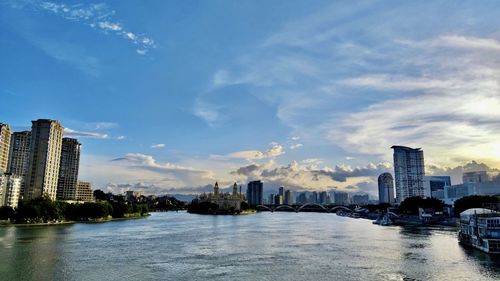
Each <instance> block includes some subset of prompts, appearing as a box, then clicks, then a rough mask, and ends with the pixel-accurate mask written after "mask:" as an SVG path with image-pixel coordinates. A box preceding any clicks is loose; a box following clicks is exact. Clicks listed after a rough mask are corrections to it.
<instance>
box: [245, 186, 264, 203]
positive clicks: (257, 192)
mask: <svg viewBox="0 0 500 281" xmlns="http://www.w3.org/2000/svg"><path fill="white" fill-rule="evenodd" d="M263 189H264V185H263V184H262V182H261V181H251V182H249V183H248V185H247V201H248V205H250V206H256V205H262V203H263V202H262V199H263Z"/></svg>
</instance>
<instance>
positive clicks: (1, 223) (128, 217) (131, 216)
mask: <svg viewBox="0 0 500 281" xmlns="http://www.w3.org/2000/svg"><path fill="white" fill-rule="evenodd" d="M150 215H151V214H149V213H148V214H142V215H141V214H139V213H137V214H126V216H125V217H123V218H113V217H111V216H109V217H106V218H97V219H88V220H74V221H51V222H33V223H26V222H25V223H15V222H10V221H6V220H3V221H0V226H4V227H6V226H19V227H35V226H56V225H66V224H75V223H105V222H112V221H122V220H133V219H142V218H146V217H149V216H150Z"/></svg>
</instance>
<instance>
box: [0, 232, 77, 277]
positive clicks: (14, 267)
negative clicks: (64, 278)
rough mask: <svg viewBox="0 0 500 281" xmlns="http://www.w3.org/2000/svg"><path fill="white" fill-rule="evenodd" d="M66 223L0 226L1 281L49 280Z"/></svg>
mask: <svg viewBox="0 0 500 281" xmlns="http://www.w3.org/2000/svg"><path fill="white" fill-rule="evenodd" d="M66 228H68V226H62V227H61V226H50V227H45V226H44V227H3V228H2V229H1V230H0V237H1V239H0V241H1V246H2V248H4V249H13V250H8V251H4V250H2V251H1V252H2V263H0V272H2V276H3V277H2V278H4V277H5V279H4V280H23V279H28V280H53V279H54V276H55V274H56V272H57V270H58V262H59V257H60V256H61V255H60V250H61V247H62V246H63V245H64V238H65V235H61V234H64V232H65V231H64V230H65V229H66Z"/></svg>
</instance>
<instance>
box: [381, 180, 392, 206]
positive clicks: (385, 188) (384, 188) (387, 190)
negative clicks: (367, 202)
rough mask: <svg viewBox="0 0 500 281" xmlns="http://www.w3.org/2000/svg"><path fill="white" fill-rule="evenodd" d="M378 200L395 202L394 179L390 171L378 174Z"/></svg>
mask: <svg viewBox="0 0 500 281" xmlns="http://www.w3.org/2000/svg"><path fill="white" fill-rule="evenodd" d="M378 202H379V203H389V204H393V203H394V179H393V178H392V175H391V174H390V173H383V174H381V175H380V176H378Z"/></svg>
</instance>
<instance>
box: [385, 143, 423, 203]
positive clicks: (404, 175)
mask: <svg viewBox="0 0 500 281" xmlns="http://www.w3.org/2000/svg"><path fill="white" fill-rule="evenodd" d="M391 148H392V149H394V176H395V182H396V201H397V202H398V203H401V202H403V201H404V200H405V199H406V198H408V197H413V196H421V197H423V196H424V195H425V194H424V176H425V168H424V152H423V151H422V150H421V149H420V148H410V147H406V146H398V145H395V146H392V147H391Z"/></svg>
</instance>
